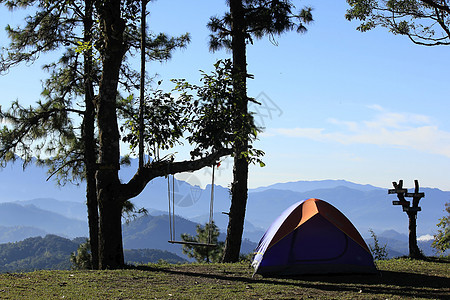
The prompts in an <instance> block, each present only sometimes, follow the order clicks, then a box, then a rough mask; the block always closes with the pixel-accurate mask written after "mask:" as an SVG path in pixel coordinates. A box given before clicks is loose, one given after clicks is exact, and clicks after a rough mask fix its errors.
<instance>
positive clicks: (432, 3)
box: [420, 0, 450, 14]
mask: <svg viewBox="0 0 450 300" xmlns="http://www.w3.org/2000/svg"><path fill="white" fill-rule="evenodd" d="M420 1H422V2H423V3H425V4H428V5H430V6H432V7H434V8H437V9H439V10H442V11H445V12H447V13H449V14H450V7H449V6H448V5H441V4H438V3H436V2H435V1H434V0H420Z"/></svg>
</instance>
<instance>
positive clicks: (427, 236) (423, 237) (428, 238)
mask: <svg viewBox="0 0 450 300" xmlns="http://www.w3.org/2000/svg"><path fill="white" fill-rule="evenodd" d="M417 240H418V241H421V242H427V241H431V240H434V236H432V235H431V234H425V235H421V236H419V237H418V238H417Z"/></svg>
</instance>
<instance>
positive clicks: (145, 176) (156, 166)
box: [120, 149, 233, 200]
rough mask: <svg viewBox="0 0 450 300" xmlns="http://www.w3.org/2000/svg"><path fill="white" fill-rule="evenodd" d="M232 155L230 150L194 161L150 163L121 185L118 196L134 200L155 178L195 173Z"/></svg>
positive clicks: (223, 150)
mask: <svg viewBox="0 0 450 300" xmlns="http://www.w3.org/2000/svg"><path fill="white" fill-rule="evenodd" d="M232 153H233V150H232V149H222V150H220V151H217V152H215V153H212V154H210V155H208V156H206V157H203V158H199V159H196V160H186V161H181V162H172V161H170V160H164V161H159V162H152V163H150V164H147V165H146V166H144V168H142V169H139V170H138V171H137V173H136V174H135V175H134V176H133V178H131V180H130V181H129V182H128V183H127V184H122V185H121V187H120V196H121V198H122V199H123V200H127V199H131V198H134V197H136V196H138V195H139V194H140V193H141V192H142V191H143V190H144V188H145V186H146V185H147V183H148V182H150V181H151V180H152V179H154V178H156V177H161V176H166V175H169V174H177V173H182V172H192V171H197V170H200V169H201V168H203V167H207V166H211V165H213V164H214V163H216V162H217V161H218V160H219V159H220V158H221V157H223V156H226V155H230V154H232Z"/></svg>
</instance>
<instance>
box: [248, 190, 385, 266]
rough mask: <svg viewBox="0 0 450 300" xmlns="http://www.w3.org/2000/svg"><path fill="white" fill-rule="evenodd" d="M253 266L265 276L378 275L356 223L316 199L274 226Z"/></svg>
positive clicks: (285, 214) (294, 209)
mask: <svg viewBox="0 0 450 300" xmlns="http://www.w3.org/2000/svg"><path fill="white" fill-rule="evenodd" d="M252 266H253V267H254V268H255V274H262V275H300V274H327V273H376V272H377V269H376V267H375V264H374V262H373V257H372V254H371V253H370V250H369V248H368V247H367V245H366V243H365V242H364V240H363V238H362V237H361V235H360V234H359V232H358V231H357V230H356V228H355V227H354V226H353V224H352V223H351V222H350V221H349V220H348V219H347V218H346V217H345V216H344V215H343V214H342V213H341V212H340V211H339V210H337V209H336V208H335V207H334V206H332V205H331V204H329V203H327V202H325V201H323V200H319V199H314V198H311V199H308V200H305V201H301V202H298V203H296V204H294V205H292V206H291V207H289V208H288V209H286V210H285V211H284V212H283V213H282V214H281V215H280V216H279V217H278V218H277V219H276V220H275V221H274V222H273V223H272V225H271V226H270V227H269V229H267V231H266V233H265V234H264V235H263V237H262V238H261V241H260V242H259V244H258V247H257V248H256V255H255V258H254V260H253V262H252Z"/></svg>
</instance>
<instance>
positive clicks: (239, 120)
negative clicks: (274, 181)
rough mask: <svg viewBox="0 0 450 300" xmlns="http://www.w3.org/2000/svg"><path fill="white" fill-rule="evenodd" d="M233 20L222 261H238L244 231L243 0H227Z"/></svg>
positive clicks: (245, 75) (244, 51) (244, 27)
mask: <svg viewBox="0 0 450 300" xmlns="http://www.w3.org/2000/svg"><path fill="white" fill-rule="evenodd" d="M230 14H231V20H232V25H231V26H232V29H231V30H232V51H233V89H234V95H235V96H234V97H235V99H234V101H235V112H236V114H235V132H237V133H238V137H237V138H236V140H235V153H234V167H233V183H232V186H231V206H230V212H229V220H228V228H227V238H226V241H225V250H224V256H223V261H224V262H237V261H238V260H239V253H240V249H241V241H242V233H243V230H244V219H245V209H246V206H247V190H248V161H247V158H246V156H244V155H243V154H244V153H246V152H247V151H248V132H247V131H248V119H247V114H248V108H247V103H248V100H247V84H246V81H247V59H246V45H245V30H246V25H245V18H244V8H243V5H242V0H231V1H230Z"/></svg>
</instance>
